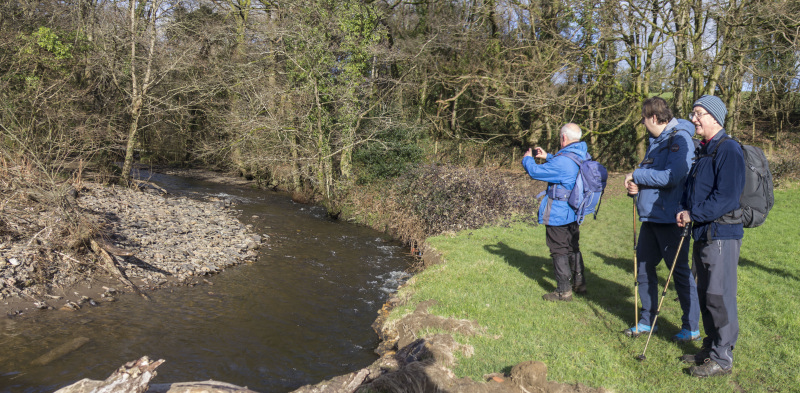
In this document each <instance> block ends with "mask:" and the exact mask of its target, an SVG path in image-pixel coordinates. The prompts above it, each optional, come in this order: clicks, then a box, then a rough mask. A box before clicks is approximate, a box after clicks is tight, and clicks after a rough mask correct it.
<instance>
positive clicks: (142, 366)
mask: <svg viewBox="0 0 800 393" xmlns="http://www.w3.org/2000/svg"><path fill="white" fill-rule="evenodd" d="M161 363H164V359H161V360H157V361H155V362H154V361H151V360H150V359H149V358H148V357H147V356H143V357H142V358H141V359H139V360H136V361H133V362H129V363H126V364H125V365H123V366H122V367H120V368H119V369H117V371H114V373H113V374H111V375H110V376H109V377H108V378H106V380H105V381H93V380H91V379H83V380H80V381H78V382H76V383H74V384H72V385H69V386H67V387H64V388H62V389H59V390H57V391H56V393H89V392H114V393H145V392H147V390H148V388H149V386H150V380H151V379H153V378H154V377H155V376H156V368H157V367H158V366H160V365H161Z"/></svg>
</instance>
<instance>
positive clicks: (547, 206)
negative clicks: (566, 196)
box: [522, 142, 590, 226]
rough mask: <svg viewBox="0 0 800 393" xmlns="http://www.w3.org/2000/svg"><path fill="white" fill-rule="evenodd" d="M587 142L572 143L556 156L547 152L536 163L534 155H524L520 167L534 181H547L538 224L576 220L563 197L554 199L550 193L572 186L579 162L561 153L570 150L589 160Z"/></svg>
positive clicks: (565, 222) (562, 190)
mask: <svg viewBox="0 0 800 393" xmlns="http://www.w3.org/2000/svg"><path fill="white" fill-rule="evenodd" d="M586 151H587V149H586V142H573V143H570V144H569V145H567V146H565V147H564V148H563V149H561V150H559V151H558V153H556V155H552V154H548V155H547V159H546V161H545V162H544V164H536V160H535V159H534V158H533V157H523V158H522V166H523V167H524V168H525V170H526V171H527V172H528V175H530V177H531V178H532V179H534V180H541V181H546V182H547V195H545V197H544V199H542V202H541V203H539V224H544V225H550V226H560V225H567V224H569V223H572V222H575V220H576V218H575V210H572V207H570V206H569V203H567V201H566V200H563V201H562V200H553V199H552V198H551V197H550V195H552V193H553V192H555V191H558V192H561V193H563V192H565V191H566V190H572V188H573V187H575V180H576V179H577V177H578V165H577V164H575V161H572V159H570V158H569V157H566V156H563V155H561V154H562V153H565V152H572V153H575V154H577V155H578V157H580V158H582V159H588V158H589V157H590V156H589V153H587V152H586Z"/></svg>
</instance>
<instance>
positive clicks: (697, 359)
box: [681, 348, 711, 366]
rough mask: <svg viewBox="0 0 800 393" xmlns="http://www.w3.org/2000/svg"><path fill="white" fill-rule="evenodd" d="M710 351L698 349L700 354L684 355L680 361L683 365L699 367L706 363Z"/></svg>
mask: <svg viewBox="0 0 800 393" xmlns="http://www.w3.org/2000/svg"><path fill="white" fill-rule="evenodd" d="M710 353H711V350H710V349H708V348H700V352H698V353H696V354H694V355H692V354H691V353H687V354H684V355H683V356H681V361H682V362H684V363H690V364H691V363H694V364H696V365H698V366H699V365H701V364H703V363H705V362H706V360H708V358H709V354H710Z"/></svg>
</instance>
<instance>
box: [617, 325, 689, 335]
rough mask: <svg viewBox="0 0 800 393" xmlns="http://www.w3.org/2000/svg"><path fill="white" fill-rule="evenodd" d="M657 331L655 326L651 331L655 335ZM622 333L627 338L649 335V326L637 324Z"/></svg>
mask: <svg viewBox="0 0 800 393" xmlns="http://www.w3.org/2000/svg"><path fill="white" fill-rule="evenodd" d="M657 331H658V326H656V328H655V329H653V333H655V332H657ZM622 332H623V333H625V335H626V336H628V337H639V335H640V334H642V333H650V326H649V325H644V324H641V323H639V324H636V326H634V327H632V328H628V329H625V330H623V331H622ZM698 335H699V333H698Z"/></svg>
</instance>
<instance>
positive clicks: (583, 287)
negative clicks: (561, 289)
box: [572, 282, 586, 295]
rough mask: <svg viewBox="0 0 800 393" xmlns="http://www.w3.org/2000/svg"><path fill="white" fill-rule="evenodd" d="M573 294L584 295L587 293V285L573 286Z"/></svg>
mask: <svg viewBox="0 0 800 393" xmlns="http://www.w3.org/2000/svg"><path fill="white" fill-rule="evenodd" d="M572 292H575V293H576V294H578V295H583V294H585V293H586V283H585V282H584V283H580V284H575V285H573V286H572Z"/></svg>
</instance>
